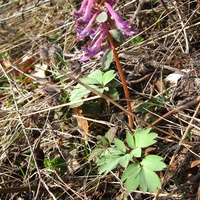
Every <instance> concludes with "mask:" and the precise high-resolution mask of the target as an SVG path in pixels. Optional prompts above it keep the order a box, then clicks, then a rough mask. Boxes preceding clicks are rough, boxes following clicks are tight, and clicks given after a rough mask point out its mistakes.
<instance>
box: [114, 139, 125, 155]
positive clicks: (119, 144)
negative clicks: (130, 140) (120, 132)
mask: <svg viewBox="0 0 200 200" xmlns="http://www.w3.org/2000/svg"><path fill="white" fill-rule="evenodd" d="M114 143H115V146H116V147H117V149H118V150H120V151H122V152H123V153H126V146H125V145H124V143H123V142H122V141H121V140H119V139H117V138H115V139H114Z"/></svg>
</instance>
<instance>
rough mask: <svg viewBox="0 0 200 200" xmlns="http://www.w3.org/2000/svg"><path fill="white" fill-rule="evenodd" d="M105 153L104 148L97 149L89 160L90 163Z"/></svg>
mask: <svg viewBox="0 0 200 200" xmlns="http://www.w3.org/2000/svg"><path fill="white" fill-rule="evenodd" d="M103 151H104V148H103V147H96V148H95V149H94V150H93V151H92V153H91V154H90V156H89V158H88V161H91V160H93V159H95V158H97V157H99V156H100V155H101V154H102V153H103Z"/></svg>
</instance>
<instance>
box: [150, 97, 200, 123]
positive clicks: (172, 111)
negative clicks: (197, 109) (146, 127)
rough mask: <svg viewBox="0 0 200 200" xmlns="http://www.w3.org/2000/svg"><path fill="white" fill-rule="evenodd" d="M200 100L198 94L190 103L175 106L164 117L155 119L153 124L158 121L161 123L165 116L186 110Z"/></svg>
mask: <svg viewBox="0 0 200 200" xmlns="http://www.w3.org/2000/svg"><path fill="white" fill-rule="evenodd" d="M199 102H200V96H198V97H197V98H196V99H194V100H193V101H190V102H189V103H186V104H185V105H182V106H179V107H178V108H175V109H173V110H170V111H169V112H167V113H165V114H164V115H163V116H162V117H159V118H158V119H157V120H155V121H154V122H153V123H152V124H151V126H155V125H156V124H157V123H159V122H160V121H162V120H165V118H167V117H169V116H171V115H173V114H174V113H177V112H179V111H181V110H184V109H185V108H189V107H191V106H193V105H195V104H197V103H199Z"/></svg>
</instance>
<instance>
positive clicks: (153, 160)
mask: <svg viewBox="0 0 200 200" xmlns="http://www.w3.org/2000/svg"><path fill="white" fill-rule="evenodd" d="M162 159H163V158H162V157H160V156H156V155H148V156H146V157H145V158H143V160H142V162H141V165H143V166H145V167H146V168H148V169H150V170H153V171H160V170H162V169H164V168H165V167H166V165H165V163H164V162H163V161H162Z"/></svg>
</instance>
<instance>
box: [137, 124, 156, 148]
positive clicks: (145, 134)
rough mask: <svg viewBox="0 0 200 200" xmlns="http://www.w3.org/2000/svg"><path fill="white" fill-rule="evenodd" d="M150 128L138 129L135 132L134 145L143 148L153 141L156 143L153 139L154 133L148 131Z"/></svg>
mask: <svg viewBox="0 0 200 200" xmlns="http://www.w3.org/2000/svg"><path fill="white" fill-rule="evenodd" d="M150 130H151V128H148V129H146V130H145V129H139V130H137V131H136V132H135V134H134V137H135V144H136V147H141V148H145V147H148V146H150V145H152V144H154V143H156V140H154V139H155V138H156V137H157V134H156V133H149V132H150Z"/></svg>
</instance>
